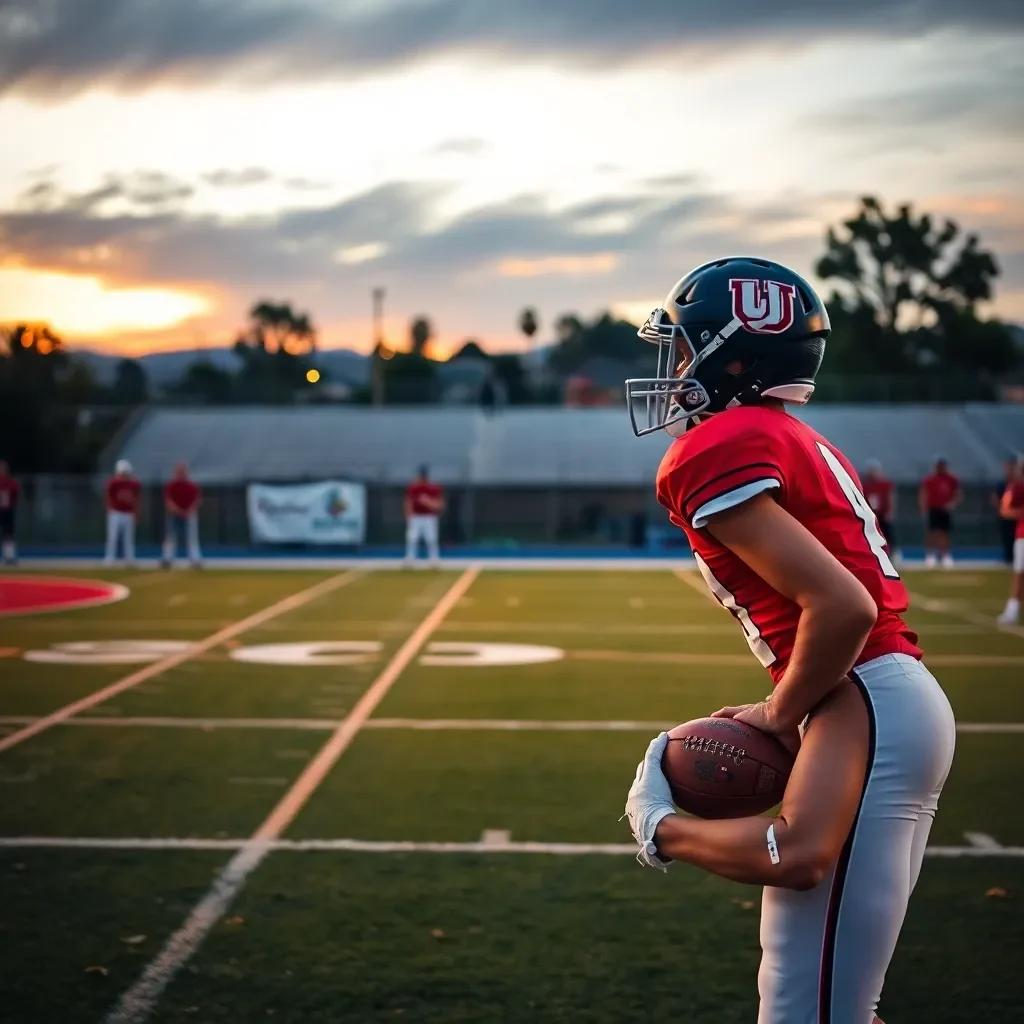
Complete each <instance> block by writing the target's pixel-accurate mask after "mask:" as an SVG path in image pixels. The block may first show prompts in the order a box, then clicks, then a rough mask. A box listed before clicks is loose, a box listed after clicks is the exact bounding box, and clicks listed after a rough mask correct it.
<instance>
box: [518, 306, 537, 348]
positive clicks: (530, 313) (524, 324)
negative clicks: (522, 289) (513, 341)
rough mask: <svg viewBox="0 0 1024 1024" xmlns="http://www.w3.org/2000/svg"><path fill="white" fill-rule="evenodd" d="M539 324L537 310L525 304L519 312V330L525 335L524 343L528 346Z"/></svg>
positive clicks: (531, 342)
mask: <svg viewBox="0 0 1024 1024" xmlns="http://www.w3.org/2000/svg"><path fill="white" fill-rule="evenodd" d="M539 326H540V324H539V323H538V321H537V311H536V310H534V309H532V308H531V307H529V306H527V307H526V309H524V310H523V311H522V312H521V313H520V314H519V330H520V331H522V332H523V334H524V335H525V337H526V345H527V348H529V347H530V346H531V345H532V344H533V337H534V335H535V334H536V333H537V329H538V327H539Z"/></svg>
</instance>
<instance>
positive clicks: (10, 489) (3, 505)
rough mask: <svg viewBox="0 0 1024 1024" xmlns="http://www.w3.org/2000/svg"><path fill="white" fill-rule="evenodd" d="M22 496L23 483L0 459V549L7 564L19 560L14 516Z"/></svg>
mask: <svg viewBox="0 0 1024 1024" xmlns="http://www.w3.org/2000/svg"><path fill="white" fill-rule="evenodd" d="M20 498H21V484H19V483H18V481H17V480H15V479H14V477H13V476H11V469H10V467H9V466H8V465H7V463H6V462H3V461H2V460H0V550H2V554H3V560H4V563H5V564H6V565H14V563H15V562H16V561H17V560H18V549H17V547H16V546H15V543H14V517H15V514H16V513H17V511H18V501H19V499H20Z"/></svg>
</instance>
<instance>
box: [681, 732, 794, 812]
mask: <svg viewBox="0 0 1024 1024" xmlns="http://www.w3.org/2000/svg"><path fill="white" fill-rule="evenodd" d="M668 736H669V740H668V746H667V747H666V748H665V753H664V754H663V755H662V759H661V767H662V771H664V773H665V777H666V778H667V779H668V783H669V786H670V788H671V790H672V799H673V801H674V802H675V804H676V806H677V807H678V808H679V809H680V810H682V811H686V812H687V813H688V814H694V815H696V816H697V817H698V818H743V817H747V816H748V815H752V814H763V813H764V812H765V811H767V810H769V809H770V808H772V807H774V806H775V805H776V804H777V803H778V802H779V801H780V800H781V799H782V794H783V793H784V792H785V791H786V782H787V780H788V779H789V772H790V769H791V768H792V767H793V755H792V754H791V753H790V752H789V751H788V750H786V748H785V747H784V746H783V745H782V744H781V743H779V741H778V740H777V739H775V737H774V736H769V735H768V734H767V733H763V732H761V731H760V730H759V729H755V728H754V727H753V726H750V725H746V724H744V723H743V722H736V721H733V719H731V718H698V719H696V720H695V721H693V722H684V723H683V724H682V725H677V726H676V727H675V728H674V729H673V730H672V731H671V732H670V733H669V734H668Z"/></svg>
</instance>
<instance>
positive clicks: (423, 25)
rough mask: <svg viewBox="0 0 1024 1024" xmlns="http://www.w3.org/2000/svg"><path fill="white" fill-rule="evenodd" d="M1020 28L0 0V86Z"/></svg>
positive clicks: (866, 1) (635, 7)
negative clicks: (459, 56) (444, 57)
mask: <svg viewBox="0 0 1024 1024" xmlns="http://www.w3.org/2000/svg"><path fill="white" fill-rule="evenodd" d="M938 28H951V29H960V30H973V29H980V30H999V31H1002V32H1008V33H1019V32H1021V30H1022V28H1024V4H1021V3H1019V2H1016V0H861V2H860V3H858V4H823V3H821V2H820V0H777V2H775V3H771V4H766V3H764V2H763V0H732V2H730V3H729V4H708V3H706V2H704V0H634V2H632V3H629V4H623V3H621V2H620V0H559V2H558V3H551V2H550V0H518V2H517V3H515V4H510V3H495V2H494V0H379V2H378V3H376V4H374V5H370V4H368V3H366V2H365V0H333V2H329V0H264V2H262V3H254V2H252V0H220V2H219V3H216V4H211V3H210V2H209V0H173V2H170V0H5V3H3V4H2V5H0V90H20V91H24V92H30V93H42V94H47V93H51V94H52V93H62V92H74V91H77V90H80V89H83V88H85V87H87V86H93V85H95V84H96V82H97V81H101V80H102V81H107V82H113V83H116V84H118V85H120V86H122V87H126V88H138V87H141V86H144V85H146V84H149V83H151V82H154V81H157V80H165V79H176V80H183V81H204V80H206V81H209V80H215V79H222V78H226V77H232V76H235V77H237V76H239V75H242V76H246V75H247V76H248V77H249V78H250V79H251V80H252V81H254V82H259V83H265V82H267V81H271V80H274V79H285V78H289V79H308V78H311V77H317V78H322V77H329V76H352V75H357V74H363V73H366V72H368V71H372V70H375V69H379V68H382V67H393V66H396V65H401V64H407V63H408V62H410V61H414V60H418V59H422V58H426V57H429V56H432V55H435V54H437V53H440V52H462V53H479V54H487V55H489V59H491V58H493V55H494V54H495V53H499V54H504V55H508V56H512V57H515V58H519V59H533V58H540V59H546V58H551V57H557V58H558V59H559V60H560V61H561V62H563V63H564V62H566V61H574V62H583V63H587V64H590V65H597V66H602V67H604V66H608V64H609V63H622V62H624V61H629V60H635V59H638V58H640V57H643V56H645V55H649V54H652V53H657V52H665V51H672V50H679V49H681V48H683V47H690V48H693V47H702V46H704V47H709V46H710V47H714V46H719V47H721V48H722V50H723V52H735V50H736V48H737V47H740V46H743V45H750V44H760V43H777V42H780V41H781V42H783V43H787V42H788V43H794V44H795V43H798V42H801V41H807V40H810V39H815V38H819V37H823V36H830V35H831V36H835V35H837V34H840V33H852V32H856V33H861V34H865V35H872V36H885V37H892V36H896V35H917V34H921V33H923V32H927V31H930V30H933V29H938Z"/></svg>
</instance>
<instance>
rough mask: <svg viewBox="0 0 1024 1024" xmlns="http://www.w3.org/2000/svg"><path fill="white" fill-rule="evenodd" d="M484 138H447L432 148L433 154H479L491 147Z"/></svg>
mask: <svg viewBox="0 0 1024 1024" xmlns="http://www.w3.org/2000/svg"><path fill="white" fill-rule="evenodd" d="M490 148H491V147H490V143H488V142H487V141H486V140H484V139H474V138H465V139H445V140H444V142H439V143H438V144H437V145H436V146H433V147H432V148H431V150H430V153H431V155H432V156H478V155H479V154H480V153H485V152H486V151H487V150H488V149H490Z"/></svg>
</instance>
